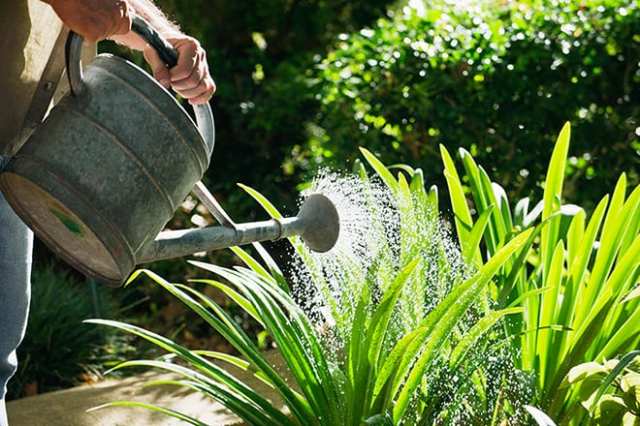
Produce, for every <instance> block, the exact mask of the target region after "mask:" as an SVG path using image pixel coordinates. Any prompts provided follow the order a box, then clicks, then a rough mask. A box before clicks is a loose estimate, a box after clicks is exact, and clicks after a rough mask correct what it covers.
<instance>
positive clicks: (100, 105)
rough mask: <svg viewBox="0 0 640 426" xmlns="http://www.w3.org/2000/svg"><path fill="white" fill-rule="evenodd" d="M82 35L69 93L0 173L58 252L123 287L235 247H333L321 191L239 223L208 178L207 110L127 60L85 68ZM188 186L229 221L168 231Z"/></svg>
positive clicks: (171, 61)
mask: <svg viewBox="0 0 640 426" xmlns="http://www.w3.org/2000/svg"><path fill="white" fill-rule="evenodd" d="M133 30H134V31H136V32H137V33H138V34H140V35H141V36H142V37H143V38H144V39H145V40H146V41H147V42H148V43H149V44H150V45H151V46H153V47H154V48H155V49H156V50H157V51H158V53H159V54H160V57H161V58H162V59H163V60H164V61H165V63H166V64H167V66H169V67H172V66H174V65H175V64H176V63H177V54H176V52H175V51H174V50H173V48H172V47H171V45H169V44H168V43H167V42H166V41H165V40H163V39H162V38H161V37H160V36H159V34H158V33H157V32H156V31H155V30H153V29H152V28H151V27H149V25H148V24H147V23H146V22H145V21H144V20H142V19H140V18H137V17H136V18H134V23H133ZM82 41H83V40H82V38H81V37H80V36H78V35H77V34H74V33H71V34H70V35H69V39H68V41H67V52H66V54H67V58H66V59H67V74H68V77H69V82H70V86H71V92H70V93H69V94H68V95H67V96H66V97H65V98H64V99H63V100H61V101H60V102H59V103H58V104H57V105H56V106H55V107H54V108H53V110H52V111H51V113H50V114H49V116H48V117H47V119H46V120H45V121H44V122H43V123H42V124H41V125H40V127H39V128H38V129H36V131H35V132H34V133H33V135H32V136H31V137H30V138H29V140H27V142H26V143H25V144H24V145H23V146H22V147H21V148H20V150H19V151H18V152H17V154H16V155H15V156H14V157H13V158H12V159H11V161H10V163H9V164H8V166H7V167H6V169H5V171H4V172H3V173H2V174H1V175H0V190H2V192H3V193H4V195H5V198H6V199H7V201H8V202H9V203H10V204H11V206H12V207H13V209H14V210H15V211H16V213H17V214H18V215H19V216H20V217H21V218H22V219H23V220H24V221H25V223H26V224H27V225H28V226H29V227H30V228H31V229H33V231H34V232H35V233H36V234H37V235H38V236H39V237H40V239H42V240H43V241H44V242H45V243H46V244H47V245H48V246H49V247H51V248H52V249H53V250H54V251H55V252H56V253H57V254H58V255H59V256H60V257H62V258H63V259H65V260H66V261H67V262H68V263H70V264H71V265H72V266H74V267H75V268H76V269H78V270H80V271H81V272H83V273H84V274H86V275H87V276H89V277H92V278H95V279H97V280H98V281H100V282H103V283H106V284H110V285H120V284H121V283H122V282H123V281H124V280H125V279H126V278H127V277H128V276H129V274H130V273H131V272H132V270H133V269H134V267H135V265H137V264H140V263H145V262H150V261H153V260H158V259H168V258H174V257H180V256H185V255H188V254H191V253H195V252H201V251H207V250H213V249H219V248H224V247H229V246H233V245H241V244H247V243H251V242H256V241H264V240H275V239H279V238H283V237H287V236H291V235H300V236H302V238H303V240H304V241H305V242H306V243H307V244H308V246H309V247H310V248H311V249H312V250H316V251H328V250H330V249H331V248H332V247H333V245H334V244H335V242H336V240H337V238H338V233H339V218H338V214H337V211H336V209H335V207H334V205H333V204H332V203H331V201H330V200H329V199H328V198H326V197H324V196H322V195H313V196H311V197H309V198H308V199H307V200H306V201H305V203H304V204H303V206H302V208H301V209H300V212H299V214H298V215H297V216H296V217H292V218H286V219H283V220H275V219H274V220H269V221H264V222H254V223H246V224H235V223H234V222H233V221H232V220H231V219H230V218H229V216H228V215H227V214H226V213H225V212H224V210H223V209H222V208H221V207H220V205H219V204H218V203H217V202H216V200H215V199H214V198H213V196H212V195H211V194H210V193H209V191H208V190H207V189H206V188H205V187H204V185H203V184H202V183H201V182H200V179H201V178H202V176H203V174H204V172H205V171H206V170H207V168H208V166H209V163H210V157H211V153H212V152H213V147H214V139H215V130H214V122H213V116H212V114H211V109H210V107H209V105H204V106H197V107H195V117H196V122H197V125H196V123H194V122H193V120H192V119H191V118H190V117H189V115H188V114H187V112H186V111H185V110H184V109H183V108H182V107H181V105H180V104H179V103H178V102H177V101H176V99H175V98H174V96H173V95H172V94H171V93H170V92H168V91H167V90H166V89H164V88H163V87H162V86H161V85H160V84H159V83H158V82H156V80H155V79H153V78H152V77H151V76H149V75H148V74H147V73H146V72H144V71H143V70H142V69H140V68H138V67H137V66H135V65H134V64H132V63H130V62H128V61H126V60H124V59H121V58H118V57H116V56H112V55H104V54H103V55H99V56H98V57H97V58H96V59H95V60H94V61H93V62H92V63H91V64H90V65H89V66H87V67H86V69H84V70H83V69H82V65H81V63H80V53H81V48H82ZM191 191H193V193H194V194H195V195H196V196H197V197H198V198H199V199H200V200H201V201H202V203H203V204H204V205H205V206H206V207H207V208H208V209H209V210H210V212H211V213H212V215H213V216H214V217H215V218H216V219H217V220H218V221H219V222H220V224H221V225H222V226H216V227H210V228H204V229H192V230H182V231H164V232H160V231H162V229H163V228H164V226H165V225H166V224H167V222H168V221H169V220H170V219H171V217H172V216H173V214H174V212H175V211H176V209H177V208H178V206H179V205H180V203H181V202H182V201H183V200H184V199H185V198H186V196H187V195H188V194H189V193H190V192H191ZM159 233H160V234H159ZM158 234H159V235H158Z"/></svg>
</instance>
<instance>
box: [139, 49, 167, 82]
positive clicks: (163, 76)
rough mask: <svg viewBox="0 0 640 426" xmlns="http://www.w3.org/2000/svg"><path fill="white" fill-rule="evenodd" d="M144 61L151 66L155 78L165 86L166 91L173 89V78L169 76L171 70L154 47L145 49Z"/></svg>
mask: <svg viewBox="0 0 640 426" xmlns="http://www.w3.org/2000/svg"><path fill="white" fill-rule="evenodd" d="M143 54H144V59H145V60H146V61H147V63H148V64H149V66H151V70H152V72H153V76H154V77H155V78H156V80H158V82H159V83H160V84H161V85H163V86H164V87H165V88H166V89H170V88H171V76H170V75H169V70H168V69H167V66H166V65H165V63H164V62H162V59H160V56H159V55H158V52H156V51H155V49H154V48H153V47H147V48H146V49H144V52H143Z"/></svg>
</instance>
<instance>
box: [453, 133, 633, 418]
mask: <svg viewBox="0 0 640 426" xmlns="http://www.w3.org/2000/svg"><path fill="white" fill-rule="evenodd" d="M570 133H571V128H570V125H569V124H568V123H567V124H566V125H565V126H564V128H563V129H562V131H561V132H560V135H559V137H558V140H557V142H556V145H555V148H554V150H553V154H552V156H551V160H550V163H549V169H548V171H547V175H546V179H545V184H544V196H543V199H542V201H540V203H538V204H537V205H536V207H534V208H533V209H531V210H529V200H528V199H523V200H520V201H519V202H518V203H517V204H516V205H515V207H512V206H511V205H510V203H509V200H508V198H507V196H506V193H505V191H504V190H503V189H502V187H501V186H500V185H498V184H497V183H495V182H492V181H491V179H490V178H489V176H488V174H487V172H486V171H485V170H484V169H483V168H482V167H481V166H478V165H477V164H476V163H475V161H474V160H473V158H472V156H471V155H470V154H469V153H468V152H467V151H465V150H463V149H461V150H460V151H459V152H460V158H461V160H462V164H463V167H464V171H465V174H464V179H462V180H461V179H460V176H459V175H458V172H457V170H456V168H455V165H454V163H453V160H452V159H451V156H450V155H449V153H448V152H447V150H446V149H445V148H444V147H441V152H442V158H443V161H444V163H445V176H446V179H447V184H448V186H449V193H450V197H451V204H452V206H453V212H454V215H455V223H456V228H457V231H458V237H459V241H460V244H461V247H462V251H463V253H470V254H469V256H468V257H467V259H468V260H470V261H473V262H474V264H476V265H477V266H478V267H481V266H482V265H483V264H484V262H486V260H488V259H491V257H492V256H493V253H496V250H500V248H501V247H502V246H503V245H504V244H505V243H507V242H508V241H509V240H510V238H511V237H512V235H515V234H518V233H520V232H522V230H523V229H528V230H529V231H531V233H530V234H529V239H528V241H527V242H526V243H525V244H524V245H523V246H522V248H521V249H520V250H518V252H517V253H516V255H515V256H514V258H513V259H511V260H509V261H508V262H506V263H505V265H504V267H503V268H502V269H501V270H500V271H499V272H498V273H497V274H496V277H495V285H494V286H492V289H491V292H492V294H493V297H494V299H495V300H496V301H497V302H498V306H507V305H509V306H510V305H513V304H518V305H521V306H522V307H523V308H524V312H523V313H522V315H521V317H520V318H519V320H518V321H516V322H514V323H513V324H510V325H508V326H507V330H508V332H509V333H510V334H512V335H513V336H514V338H515V339H516V340H517V341H519V346H520V348H521V352H520V353H521V356H520V357H519V358H518V362H519V365H520V366H521V368H522V369H524V370H525V371H534V372H535V373H536V384H537V388H538V392H539V402H540V405H541V406H542V407H543V408H545V409H547V410H548V412H549V413H550V414H551V416H552V417H553V418H554V419H556V420H560V421H567V422H568V421H576V420H575V419H576V418H579V417H577V416H578V414H579V413H578V411H579V410H580V404H579V398H578V395H577V393H576V391H575V390H573V389H572V388H568V387H563V386H560V385H561V383H562V381H563V379H564V378H565V376H566V375H567V374H568V373H569V371H570V369H571V368H572V367H573V366H575V365H577V364H580V363H583V362H588V361H596V362H602V361H604V360H605V359H608V358H611V357H612V356H614V355H615V354H616V353H619V352H620V351H626V350H628V349H629V348H635V347H637V346H638V342H639V339H640V329H638V327H637V323H638V319H639V317H640V299H638V298H637V295H638V290H636V289H634V286H635V284H636V283H637V282H638V278H639V277H640V270H639V269H638V267H639V266H640V234H639V231H640V187H637V188H635V189H634V190H633V191H631V193H630V194H629V195H628V196H627V179H626V175H625V174H622V175H621V177H620V178H619V180H618V183H617V185H616V187H615V189H614V192H613V194H612V196H611V197H610V196H609V195H606V196H605V197H604V198H603V199H602V200H601V201H600V202H599V203H598V204H597V207H596V208H595V210H594V211H593V213H592V214H591V215H590V216H588V215H587V213H586V212H585V210H584V209H582V208H580V207H578V206H574V205H565V204H563V203H562V193H563V180H564V176H565V173H566V168H567V155H568V149H569V140H570ZM463 181H466V182H467V183H468V186H466V187H465V186H463ZM465 189H466V190H467V191H469V192H470V195H471V196H472V198H473V207H474V210H475V214H474V215H472V213H471V212H472V210H471V208H470V207H469V205H468V202H467V198H466V195H465ZM473 216H475V219H474V217H473ZM471 253H473V255H471Z"/></svg>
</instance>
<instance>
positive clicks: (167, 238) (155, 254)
mask: <svg viewBox="0 0 640 426" xmlns="http://www.w3.org/2000/svg"><path fill="white" fill-rule="evenodd" d="M201 199H202V198H201ZM205 204H207V203H205ZM214 211H216V213H215V214H214V216H216V218H217V219H218V220H220V218H219V216H220V215H221V211H220V210H214ZM212 213H213V212H212ZM222 214H224V213H223V211H222ZM221 223H222V225H221V226H212V227H208V228H201V229H189V230H181V231H164V232H162V233H160V235H159V236H158V238H156V240H155V241H152V242H151V243H150V244H147V245H146V246H145V247H143V248H142V250H141V251H140V252H139V253H138V256H137V260H138V263H148V262H152V261H156V260H163V259H172V258H177V257H182V256H187V255H190V254H193V253H198V252H205V251H210V250H218V249H222V248H227V247H232V246H239V245H244V244H250V243H254V242H260V241H274V240H279V239H281V238H285V237H291V236H294V235H299V236H300V237H301V238H302V240H303V241H304V242H305V243H306V244H307V246H308V247H309V248H310V249H311V250H313V251H316V252H326V251H329V250H331V248H333V246H334V245H335V243H336V241H337V240H338V236H339V233H340V219H339V217H338V212H337V210H336V208H335V206H334V204H333V203H332V202H331V200H329V198H327V197H326V196H324V195H321V194H313V195H311V196H309V197H308V198H307V199H306V200H305V202H304V204H303V205H302V208H301V209H300V211H299V212H298V215H297V216H295V217H290V218H283V219H271V220H267V221H262V222H251V223H241V224H235V223H233V222H232V221H231V220H230V219H228V216H226V215H224V218H223V219H222V221H221Z"/></svg>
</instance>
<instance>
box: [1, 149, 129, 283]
mask: <svg viewBox="0 0 640 426" xmlns="http://www.w3.org/2000/svg"><path fill="white" fill-rule="evenodd" d="M13 160H15V161H22V162H26V163H27V164H28V163H32V164H33V165H36V166H40V167H41V169H42V170H44V171H45V173H46V174H47V175H48V176H50V177H51V178H53V180H54V181H55V182H56V183H57V184H58V185H60V186H61V187H63V188H64V189H65V190H67V191H69V192H70V193H71V194H72V195H73V196H74V197H76V198H77V199H78V200H79V201H80V202H81V203H82V204H83V205H84V206H85V207H86V208H87V209H88V210H90V211H91V214H92V215H93V216H95V217H97V218H98V220H99V222H100V223H101V224H102V225H103V226H104V227H105V228H107V229H108V230H109V231H110V233H111V236H112V237H114V238H116V239H117V240H118V241H119V242H120V243H121V244H122V245H124V247H126V248H127V250H128V251H129V257H130V258H131V259H133V260H134V266H135V252H134V251H133V248H132V247H131V244H129V241H127V239H126V238H125V237H124V235H123V234H122V232H121V231H120V230H119V229H118V228H116V227H115V226H113V224H111V222H110V221H108V220H106V219H105V217H104V216H103V215H102V214H101V213H100V211H99V210H98V209H95V208H93V204H92V203H91V202H90V201H89V200H88V199H87V198H85V197H84V195H83V194H82V193H81V192H78V191H76V190H75V189H74V188H73V187H71V186H70V185H68V184H67V183H66V181H65V180H64V179H62V178H61V177H60V176H58V174H57V173H54V172H52V171H51V168H50V167H48V166H47V165H46V164H45V163H43V162H42V161H40V160H38V159H35V158H33V157H30V156H22V155H16V156H14V157H13ZM32 183H33V184H35V185H36V186H39V187H40V188H42V189H44V190H45V191H46V190H47V189H46V188H45V187H42V186H41V185H38V184H36V183H35V182H32ZM8 195H10V194H8ZM33 226H34V227H35V228H38V229H40V232H41V233H43V234H46V232H44V231H43V230H42V228H40V226H39V225H38V224H37V222H34V224H33ZM94 234H95V236H96V237H97V238H98V239H99V240H100V242H102V243H103V244H105V241H104V238H103V237H102V236H101V235H98V234H96V233H94ZM54 247H55V248H54V251H57V252H63V253H65V255H67V256H68V257H69V258H73V256H71V255H69V254H68V252H67V251H66V250H63V249H61V248H59V247H58V246H57V245H55V244H54ZM72 263H73V264H74V265H76V266H78V267H79V268H80V269H81V270H82V271H85V272H90V274H89V275H100V276H102V277H104V278H108V277H106V276H103V275H102V274H99V273H97V272H96V271H94V270H92V269H91V268H87V267H85V266H84V265H82V264H79V263H77V262H72ZM118 266H119V265H118Z"/></svg>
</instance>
